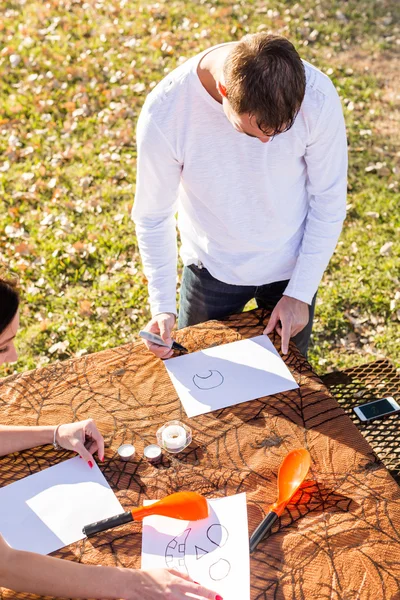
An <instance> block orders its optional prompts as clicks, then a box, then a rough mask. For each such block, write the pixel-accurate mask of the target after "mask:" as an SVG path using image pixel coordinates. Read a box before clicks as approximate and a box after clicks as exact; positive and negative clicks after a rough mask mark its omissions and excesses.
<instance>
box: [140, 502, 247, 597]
mask: <svg viewBox="0 0 400 600" xmlns="http://www.w3.org/2000/svg"><path fill="white" fill-rule="evenodd" d="M208 503H209V507H210V516H209V517H208V518H207V519H203V520H201V521H179V520H178V519H169V518H167V517H159V516H152V517H145V518H144V519H143V538H142V569H157V568H160V569H165V568H168V569H175V570H177V571H180V572H182V573H186V574H188V575H189V576H190V577H191V578H192V579H193V580H194V581H197V582H198V583H200V584H201V585H204V586H206V587H208V588H210V589H211V590H213V591H215V592H216V593H218V594H219V595H220V596H222V597H223V599H224V600H238V599H239V598H240V600H250V558H249V534H248V527H247V506H246V494H237V495H236V496H227V497H226V498H217V499H215V500H209V501H208Z"/></svg>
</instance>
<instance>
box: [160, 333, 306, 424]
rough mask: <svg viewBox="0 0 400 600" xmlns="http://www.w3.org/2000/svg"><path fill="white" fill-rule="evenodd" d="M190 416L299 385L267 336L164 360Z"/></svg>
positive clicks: (291, 388)
mask: <svg viewBox="0 0 400 600" xmlns="http://www.w3.org/2000/svg"><path fill="white" fill-rule="evenodd" d="M164 365H165V368H166V369H167V371H168V374H169V376H170V377H171V380H172V383H173V384H174V386H175V389H176V391H177V393H178V396H179V398H180V400H181V402H182V404H183V407H184V409H185V411H186V414H187V416H188V417H195V416H197V415H202V414H204V413H208V412H211V411H213V410H217V409H220V408H225V407H227V406H233V405H235V404H240V403H241V402H247V401H248V400H254V399H255V398H261V397H263V396H271V395H272V394H278V393H280V392H285V391H287V390H293V389H295V388H297V387H298V385H297V383H296V382H295V380H294V379H293V377H292V375H291V373H290V371H289V369H288V368H287V366H286V365H285V363H284V362H283V360H282V359H281V357H280V356H279V354H278V352H277V351H276V349H275V348H274V345H273V344H272V342H271V340H270V339H269V338H268V337H267V336H266V335H260V336H257V337H254V338H250V339H247V340H240V341H238V342H232V343H231V344H224V345H222V346H216V347H214V348H207V349H206V350H201V351H200V352H193V353H192V354H186V355H184V356H178V357H176V358H170V359H169V360H166V361H164Z"/></svg>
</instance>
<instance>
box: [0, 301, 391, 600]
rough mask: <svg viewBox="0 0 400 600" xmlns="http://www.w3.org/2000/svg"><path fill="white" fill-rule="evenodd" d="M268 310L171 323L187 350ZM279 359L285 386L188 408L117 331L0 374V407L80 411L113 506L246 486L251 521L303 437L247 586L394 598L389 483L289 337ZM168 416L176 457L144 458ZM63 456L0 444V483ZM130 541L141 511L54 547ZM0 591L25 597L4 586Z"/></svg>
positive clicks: (273, 593)
mask: <svg viewBox="0 0 400 600" xmlns="http://www.w3.org/2000/svg"><path fill="white" fill-rule="evenodd" d="M267 317H268V314H267V313H266V312H265V311H262V310H255V311H250V312H247V313H243V314H242V315H235V316H232V317H230V318H228V319H227V320H226V321H223V322H209V323H205V324H201V325H198V326H196V327H193V328H190V329H187V330H181V331H179V332H178V333H177V335H176V337H177V341H179V342H181V343H183V344H184V345H185V346H186V347H187V348H188V349H189V350H190V351H195V350H199V349H202V348H206V347H209V346H211V345H217V344H221V343H227V342H232V341H235V340H239V339H242V338H248V337H252V336H255V335H259V334H261V333H262V331H263V328H264V326H265V323H266V320H267ZM276 341H277V340H276ZM277 345H278V344H277ZM285 361H286V364H287V365H288V367H289V368H290V369H291V371H292V373H293V375H294V377H295V378H296V380H297V382H298V383H299V385H300V388H299V389H298V390H293V391H289V392H287V393H282V394H278V395H276V396H272V397H266V398H260V399H258V400H254V401H251V402H247V403H244V404H240V405H237V406H233V407H229V408H225V409H223V410H220V411H216V412H214V413H209V414H206V415H201V416H199V417H196V418H194V419H187V418H186V415H185V413H184V411H183V408H182V406H181V404H180V401H179V399H178V397H177V395H176V392H175V389H174V387H173V385H172V383H171V381H170V379H169V376H168V374H167V372H166V370H165V368H164V366H163V364H162V362H161V361H159V360H157V359H156V358H155V357H153V356H152V355H151V354H150V353H149V352H147V351H146V350H145V348H144V346H143V344H142V343H141V342H138V343H134V344H127V345H124V346H122V347H119V348H115V349H109V350H106V351H104V352H100V353H97V354H94V355H89V356H85V357H82V358H79V359H74V360H70V361H66V362H64V363H56V364H54V365H50V366H47V367H45V368H42V369H37V370H36V371H31V372H29V373H25V374H22V375H18V376H12V377H8V378H6V379H4V380H3V381H1V382H0V408H1V415H2V416H1V421H2V422H3V423H4V424H28V425H37V424H41V425H48V424H55V423H59V422H69V421H73V420H80V419H85V418H88V417H93V418H94V419H95V420H96V423H97V424H98V427H99V429H100V430H101V431H102V432H103V434H104V436H105V439H106V444H107V449H106V455H105V461H104V464H101V463H100V468H101V469H102V471H103V473H104V475H105V477H106V478H107V480H108V481H109V483H110V485H111V486H112V488H113V490H114V491H115V493H116V495H117V496H118V498H119V500H120V502H121V504H122V505H123V506H124V507H125V508H126V509H128V508H129V507H131V506H134V505H138V504H142V502H143V500H145V499H147V498H150V499H155V498H161V497H162V496H164V495H166V494H169V493H172V492H174V491H177V490H180V489H190V490H195V491H199V492H201V493H204V494H205V495H207V496H209V497H218V496H224V495H231V494H236V493H239V492H243V491H245V492H246V493H247V498H248V512H249V529H250V531H252V530H253V529H254V528H255V526H256V525H257V524H258V522H259V521H260V519H261V518H262V516H263V515H264V514H265V512H266V511H267V510H268V505H269V504H271V503H272V502H274V501H275V496H276V478H277V471H278V467H279V464H280V462H281V460H282V459H283V457H284V456H285V455H286V453H287V452H288V451H290V450H292V449H294V448H298V447H306V448H308V450H309V451H310V453H311V457H312V470H311V472H310V475H309V481H307V482H305V484H304V485H303V486H302V488H301V490H300V492H299V493H298V495H297V497H296V498H295V499H294V501H293V503H292V504H291V505H290V506H289V508H288V510H287V511H286V512H285V513H284V515H283V516H282V518H281V520H280V521H279V523H278V524H277V525H276V526H275V528H274V529H273V531H272V535H271V536H270V537H269V538H268V540H265V541H263V542H262V543H261V544H260V545H259V547H258V549H257V550H256V552H255V553H254V554H253V555H252V561H251V574H252V589H251V598H252V600H256V599H257V600H272V599H274V600H281V599H289V598H290V599H299V600H309V599H311V598H315V599H318V600H324V599H327V600H328V599H329V600H356V599H357V600H367V599H368V600H388V599H389V598H390V599H395V598H400V559H399V542H400V535H399V533H398V531H399V526H400V504H399V497H400V494H399V488H398V487H397V485H396V484H395V482H394V481H393V480H392V478H391V477H390V475H389V474H388V472H387V471H386V469H385V468H384V467H383V465H382V464H381V463H380V462H379V460H378V459H377V458H376V456H375V455H374V454H373V452H372V451H371V448H370V446H369V445H368V444H367V442H366V441H365V440H364V439H363V438H362V436H361V435H360V434H359V432H358V430H357V428H356V427H355V425H354V424H352V423H351V421H350V420H349V419H348V417H347V416H346V415H345V413H344V412H343V410H342V409H341V408H340V407H339V405H338V404H337V402H336V400H334V399H333V398H332V397H331V396H330V395H329V393H328V392H327V390H326V388H325V387H324V385H323V384H322V382H321V380H320V379H318V377H316V375H315V374H314V373H313V372H312V370H311V368H310V365H309V364H308V363H307V362H306V360H305V359H304V358H303V357H302V356H301V355H300V354H299V353H298V351H297V350H296V349H295V348H294V346H292V347H291V353H290V354H289V356H288V357H285ZM170 419H181V420H183V421H184V422H186V423H188V424H189V425H190V427H191V428H192V431H193V440H194V442H193V443H192V445H191V446H190V447H189V448H188V449H186V450H185V452H184V453H183V454H182V455H179V458H176V457H167V456H166V457H164V459H163V463H162V464H161V465H159V466H157V467H154V466H151V465H149V464H148V463H147V462H145V461H144V460H143V459H142V458H141V457H142V456H143V448H144V446H145V445H147V444H149V443H153V442H154V441H155V432H156V430H157V429H158V427H159V426H160V425H162V424H163V423H164V422H165V421H167V420H170ZM124 442H131V443H133V444H134V445H135V446H136V449H137V457H138V458H137V461H136V462H132V463H124V462H121V461H120V460H118V458H117V454H116V450H117V448H118V446H119V445H120V444H121V443H124ZM69 456H71V454H70V453H68V452H64V451H62V452H55V451H54V450H53V449H52V448H51V447H48V446H47V447H42V448H36V449H32V450H28V451H25V452H21V453H19V454H13V455H11V456H7V457H3V458H1V459H0V486H4V485H7V484H9V483H12V482H13V481H16V480H17V479H20V478H22V477H25V476H27V475H29V474H31V473H35V472H37V471H39V470H41V469H43V468H46V467H48V466H51V465H52V464H55V463H56V462H58V461H61V460H64V459H66V458H67V457H69ZM140 552H141V525H140V524H131V525H126V526H124V527H121V528H119V529H116V530H113V531H109V532H105V533H103V534H100V535H99V536H97V537H96V538H91V539H90V541H89V540H85V541H83V542H79V543H77V544H73V545H71V546H69V547H67V548H64V549H62V550H60V551H58V552H56V553H54V555H55V556H58V557H63V558H65V559H69V560H75V561H81V562H83V563H92V564H99V563H101V564H105V565H122V566H126V567H128V566H129V567H140ZM1 598H7V599H8V598H18V599H22V598H24V599H27V598H36V597H35V596H30V595H28V594H21V593H19V594H16V593H14V592H10V591H7V590H3V592H2V595H1ZM238 600H240V599H238Z"/></svg>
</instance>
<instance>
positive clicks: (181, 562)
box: [165, 523, 231, 581]
mask: <svg viewBox="0 0 400 600" xmlns="http://www.w3.org/2000/svg"><path fill="white" fill-rule="evenodd" d="M191 531H192V529H191V528H188V529H185V531H184V532H183V533H181V534H180V535H178V536H176V537H174V538H173V539H172V540H171V541H170V542H169V543H168V546H167V547H166V550H165V564H166V565H167V568H168V569H175V570H177V571H180V572H181V573H185V574H187V575H189V571H188V568H187V564H186V556H187V554H188V553H187V548H188V538H189V535H190V532H191ZM228 539H229V532H228V530H227V528H226V527H224V526H223V525H220V524H219V523H214V524H212V525H210V526H209V528H208V529H207V532H206V537H205V539H204V542H203V541H199V539H197V540H196V543H195V545H194V554H195V556H196V560H203V559H204V560H207V559H205V557H207V556H208V555H210V556H208V561H209V562H210V565H209V568H208V571H209V576H210V579H212V580H213V581H221V580H222V579H225V578H226V577H228V575H229V573H230V570H231V564H230V562H229V561H228V560H227V559H226V558H223V557H221V556H219V555H220V552H218V555H217V556H216V555H215V554H214V553H215V552H216V551H217V549H218V548H223V547H224V546H225V545H226V543H227V541H228ZM200 544H201V545H200Z"/></svg>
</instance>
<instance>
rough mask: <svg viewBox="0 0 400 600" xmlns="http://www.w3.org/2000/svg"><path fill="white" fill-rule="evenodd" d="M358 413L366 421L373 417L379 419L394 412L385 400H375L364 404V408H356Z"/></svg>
mask: <svg viewBox="0 0 400 600" xmlns="http://www.w3.org/2000/svg"><path fill="white" fill-rule="evenodd" d="M358 408H359V410H360V412H362V414H363V415H364V416H365V418H366V419H372V418H373V417H380V416H381V415H386V414H388V413H391V412H394V410H395V409H394V408H393V406H392V405H391V403H390V402H389V400H386V398H383V399H382V400H377V401H376V402H372V403H371V404H365V405H364V406H359V407H358Z"/></svg>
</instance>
